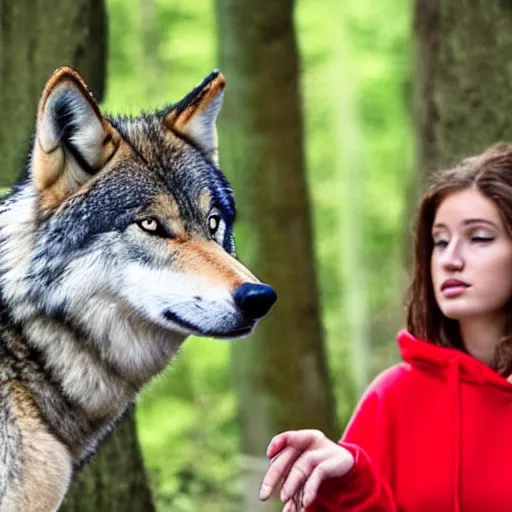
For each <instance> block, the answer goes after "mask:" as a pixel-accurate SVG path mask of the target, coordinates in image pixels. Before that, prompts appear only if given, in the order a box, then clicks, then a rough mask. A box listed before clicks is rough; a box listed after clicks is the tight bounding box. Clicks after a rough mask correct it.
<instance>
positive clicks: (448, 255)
mask: <svg viewBox="0 0 512 512" xmlns="http://www.w3.org/2000/svg"><path fill="white" fill-rule="evenodd" d="M441 264H442V266H443V267H444V268H445V269H446V270H450V271H455V270H462V269H463V268H464V258H463V257H462V254H461V248H460V246H459V244H457V243H456V242H455V241H454V242H453V243H451V244H448V246H447V247H446V250H445V251H443V257H442V259H441Z"/></svg>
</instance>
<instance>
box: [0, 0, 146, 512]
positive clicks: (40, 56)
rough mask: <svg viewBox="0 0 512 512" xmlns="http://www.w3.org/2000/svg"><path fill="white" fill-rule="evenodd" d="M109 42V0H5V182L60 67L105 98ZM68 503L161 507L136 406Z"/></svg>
mask: <svg viewBox="0 0 512 512" xmlns="http://www.w3.org/2000/svg"><path fill="white" fill-rule="evenodd" d="M106 42H107V18H106V11H105V6H104V3H103V0H75V1H73V2H69V1H68V0H51V1H50V0H16V1H12V0H0V112H1V113H2V122H1V123H0V169H1V173H0V185H1V186H4V187H5V186H9V185H12V184H13V182H14V181H15V179H16V177H17V176H20V175H22V168H23V165H24V162H25V160H26V158H27V154H28V151H29V149H30V134H31V132H32V131H33V130H34V124H35V114H36V109H37V102H38V100H39V96H40V94H41V92H42V89H43V87H44V84H45V82H46V80H47V79H48V77H49V76H50V74H51V73H52V72H53V71H54V70H55V69H56V68H57V67H59V66H62V65H70V66H72V67H74V68H76V69H78V71H79V72H80V73H81V74H82V76H84V78H85V80H86V81H87V83H88V85H89V86H90V87H91V90H92V91H93V92H94V93H95V95H96V99H97V100H98V101H101V99H102V97H103V93H104V89H105V72H106V46H107V44H106ZM61 510H63V511H74V512H82V511H83V512H86V511H87V512H88V511H93V510H94V511H95V512H103V511H104V512H107V511H108V512H115V511H119V512H121V511H123V512H125V511H130V512H138V511H141V512H142V511H144V512H148V511H149V512H151V511H152V510H154V507H153V505H152V501H151V493H150V490H149V486H148V484H147V480H146V475H145V472H144V466H143V462H142V457H141V454H140V450H139V446H138V441H137V433H136V429H135V423H134V418H133V415H132V414H130V415H129V416H128V417H127V419H126V420H124V421H123V422H122V423H121V425H120V426H119V427H118V429H117V431H116V432H115V433H114V434H113V435H112V437H111V439H110V440H109V441H108V442H107V443H106V444H105V445H104V446H103V447H102V448H101V451H100V453H99V454H98V455H97V456H96V458H95V459H93V462H92V463H91V464H90V465H89V466H87V467H86V469H84V470H83V472H82V473H80V474H79V475H77V477H76V479H75V481H74V483H73V484H72V487H71V490H70V492H69V494H68V496H67V497H66V499H65V502H64V505H63V506H62V508H61Z"/></svg>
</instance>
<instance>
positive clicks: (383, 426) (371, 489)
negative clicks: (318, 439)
mask: <svg viewBox="0 0 512 512" xmlns="http://www.w3.org/2000/svg"><path fill="white" fill-rule="evenodd" d="M379 380H380V379H379V378H378V379H377V380H376V381H375V382H374V383H373V384H372V385H371V386H370V388H369V389H368V390H367V392H366V393H365V395H364V396H363V398H362V399H361V402H360V403H359V405H358V407H357V409H356V411H355V412H354V415H353V416H352V418H351V420H350V422H349V424H348V426H347V429H346V430H345V433H344V435H343V437H342V439H341V441H339V443H338V444H339V445H340V446H342V447H343V448H346V449H347V450H349V451H350V452H351V453H352V455H353V456H354V461H355V462H354V466H353V467H352V469H351V470H350V471H349V472H348V473H347V474H346V475H343V476H342V477H340V478H332V479H329V480H326V481H325V482H323V483H322V485H321V486H320V489H319V492H318V496H317V499H316V500H315V501H314V502H313V503H312V505H310V506H309V507H308V509H307V512H397V511H398V507H397V505H396V503H395V500H394V497H393V494H392V491H391V487H390V485H389V483H388V482H389V477H390V475H391V467H390V466H389V464H390V463H391V461H393V460H394V459H393V457H392V454H391V453H390V451H391V450H390V447H391V446H392V444H393V443H392V442H391V438H390V425H391V423H390V422H391V421H392V418H393V412H392V411H390V410H389V405H387V404H386V402H387V401H386V400H384V398H383V396H382V393H381V392H380V391H382V390H381V386H380V385H379V382H378V381H379ZM384 394H385V393H384Z"/></svg>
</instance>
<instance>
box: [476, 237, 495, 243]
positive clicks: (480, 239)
mask: <svg viewBox="0 0 512 512" xmlns="http://www.w3.org/2000/svg"><path fill="white" fill-rule="evenodd" d="M493 240H494V238H493V237H492V236H472V237H471V241H472V242H476V243H478V244H487V243H489V242H492V241H493Z"/></svg>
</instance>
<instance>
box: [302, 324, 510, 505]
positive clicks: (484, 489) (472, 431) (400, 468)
mask: <svg viewBox="0 0 512 512" xmlns="http://www.w3.org/2000/svg"><path fill="white" fill-rule="evenodd" d="M398 344H399V346H400V350H401V353H402V357H403V359H404V363H401V364H398V365H396V366H393V367H392V368H390V369H389V370H387V371H385V372H384V373H382V374H381V375H380V376H379V377H377V378H376V379H375V381H374V382H373V383H372V384H371V386H370V387H369V389H368V390H367V391H366V393H365V395H364V396H363V398H362V400H361V402H360V403H359V405H358V407H357V409H356V411H355V413H354V416H353V417H352V419H351V421H350V423H349V425H348V427H347V429H346V431H345V433H344V435H343V438H342V440H341V441H340V443H339V444H340V445H341V446H344V447H345V448H348V449H349V450H350V451H351V452H352V454H353V455H354V457H355V461H356V462H355V464H354V466H353V468H352V469H351V470H350V471H349V472H348V473H347V474H346V475H344V476H343V477H341V478H336V479H331V480H328V481H326V482H324V483H323V484H322V486H321V488H320V491H319V495H318V498H317V500H316V501H315V502H314V503H313V504H312V505H311V506H310V507H308V512H335V511H336V512H340V511H343V512H356V511H357V512H363V511H364V512H368V511H382V512H459V511H464V512H481V511H483V510H485V511H489V512H505V511H507V512H510V511H511V510H512V467H511V466H512V464H511V463H512V384H511V383H509V382H508V381H507V380H506V379H505V378H503V377H501V376H500V375H498V374H497V373H496V372H494V371H493V370H492V369H491V368H489V367H488V366H486V365H485V364H484V363H482V362H480V361H478V360H476V359H474V358H472V357H471V356H469V355H468V354H465V353H463V352H461V351H458V350H455V349H448V348H442V347H438V346H436V345H433V344H431V343H427V342H425V341H420V340H418V339H416V338H414V337H413V336H411V335H410V334H409V333H407V332H406V331H401V332H400V333H399V335H398Z"/></svg>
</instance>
